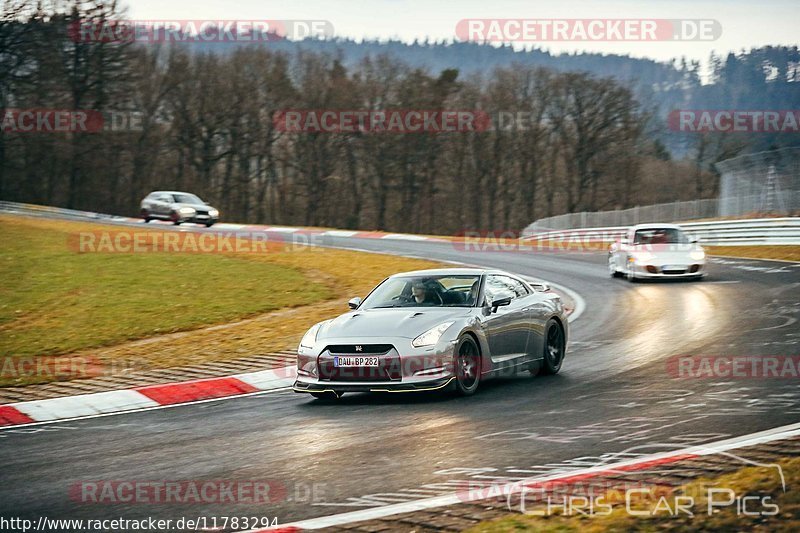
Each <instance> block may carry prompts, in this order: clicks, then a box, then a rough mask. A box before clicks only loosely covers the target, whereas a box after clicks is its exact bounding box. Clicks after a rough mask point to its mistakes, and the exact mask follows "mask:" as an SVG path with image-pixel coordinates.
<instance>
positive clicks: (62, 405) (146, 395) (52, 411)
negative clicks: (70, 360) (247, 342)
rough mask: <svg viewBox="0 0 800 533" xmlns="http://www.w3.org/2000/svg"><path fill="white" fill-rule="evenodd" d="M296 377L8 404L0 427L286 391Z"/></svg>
mask: <svg viewBox="0 0 800 533" xmlns="http://www.w3.org/2000/svg"><path fill="white" fill-rule="evenodd" d="M296 376H297V369H296V367H295V366H287V367H283V368H276V369H271V370H261V371H258V372H248V373H246V374H236V375H233V376H226V377H220V378H209V379H198V380H192V381H183V382H178V383H165V384H163V385H147V386H144V387H136V388H134V389H126V390H116V391H108V392H97V393H92V394H79V395H77V396H65V397H63V398H51V399H48V400H33V401H29V402H18V403H11V404H5V405H0V427H4V428H7V427H15V426H24V425H30V424H36V423H42V422H52V421H54V420H74V419H78V418H87V417H94V416H102V415H108V414H113V413H123V412H128V411H138V410H144V409H154V408H158V407H165V406H170V405H179V404H183V403H190V402H197V401H203V400H214V399H218V398H227V397H231V396H241V395H245V394H253V393H258V392H264V391H270V390H278V389H285V388H287V387H291V386H292V383H294V380H295V377H296Z"/></svg>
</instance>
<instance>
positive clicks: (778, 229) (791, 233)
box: [0, 201, 800, 246]
mask: <svg viewBox="0 0 800 533" xmlns="http://www.w3.org/2000/svg"><path fill="white" fill-rule="evenodd" d="M0 211H3V212H6V213H14V212H16V213H27V214H34V213H55V214H58V215H61V216H67V217H70V218H75V219H83V220H86V219H94V220H97V219H104V220H119V221H127V220H131V219H129V218H127V217H119V216H115V215H107V214H102V213H92V212H88V211H76V210H74V209H63V208H60V207H49V206H41V205H33V204H20V203H16V202H5V201H0ZM680 226H681V227H682V228H683V229H685V230H686V232H687V233H689V234H691V235H693V236H694V237H697V238H699V239H700V240H701V241H702V242H703V243H704V244H708V245H711V246H714V245H717V246H720V245H767V244H773V245H774V244H784V245H800V217H784V218H757V219H744V220H715V221H711V222H688V223H685V224H680ZM627 229H628V226H609V227H602V228H579V229H567V230H561V231H536V230H526V232H525V233H523V234H522V238H523V239H524V240H529V241H547V240H550V241H562V242H563V241H569V240H575V241H578V242H592V241H594V242H613V241H614V240H615V239H617V238H619V237H621V236H622V235H623V234H624V233H625V231H626V230H627Z"/></svg>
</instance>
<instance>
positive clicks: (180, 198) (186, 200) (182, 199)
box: [172, 194, 203, 205]
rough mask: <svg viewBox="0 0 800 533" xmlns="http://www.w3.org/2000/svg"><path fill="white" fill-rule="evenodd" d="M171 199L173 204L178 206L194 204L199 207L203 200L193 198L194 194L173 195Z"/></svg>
mask: <svg viewBox="0 0 800 533" xmlns="http://www.w3.org/2000/svg"><path fill="white" fill-rule="evenodd" d="M172 198H174V199H175V203H178V204H195V205H201V204H202V203H203V200H201V199H200V198H198V197H197V196H195V195H194V194H173V195H172Z"/></svg>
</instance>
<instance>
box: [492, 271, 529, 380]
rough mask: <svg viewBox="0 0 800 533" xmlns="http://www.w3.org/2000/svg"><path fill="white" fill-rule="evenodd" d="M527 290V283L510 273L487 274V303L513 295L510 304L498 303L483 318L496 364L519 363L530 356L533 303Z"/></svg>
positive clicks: (493, 361) (493, 360)
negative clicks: (497, 305)
mask: <svg viewBox="0 0 800 533" xmlns="http://www.w3.org/2000/svg"><path fill="white" fill-rule="evenodd" d="M527 291H528V289H527V288H526V287H524V284H522V283H521V282H520V281H519V280H516V279H514V278H512V277H510V276H505V275H502V274H490V275H488V276H487V277H486V283H485V285H484V297H485V298H486V301H487V303H488V305H491V302H492V301H495V300H498V299H500V298H505V297H508V298H511V304H509V305H505V306H501V307H498V308H497V310H496V311H493V312H491V313H490V314H489V315H488V316H485V319H484V331H485V333H486V337H487V342H488V344H489V350H490V351H491V358H492V363H493V364H494V365H498V364H503V363H512V364H516V363H518V362H519V361H520V360H525V359H526V358H527V350H528V336H529V335H530V314H531V310H530V308H529V306H530V304H531V303H532V300H531V298H530V297H529V296H530V294H528V292H527Z"/></svg>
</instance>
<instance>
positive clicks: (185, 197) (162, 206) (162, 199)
mask: <svg viewBox="0 0 800 533" xmlns="http://www.w3.org/2000/svg"><path fill="white" fill-rule="evenodd" d="M140 213H141V217H142V218H143V219H144V221H145V222H150V221H151V220H169V221H171V222H173V223H174V224H176V225H178V224H181V223H183V222H195V223H197V224H205V225H206V227H209V228H210V227H211V226H213V225H214V224H215V223H217V222H218V221H219V211H218V210H217V209H215V208H214V207H212V206H210V205H208V204H207V203H206V202H204V201H202V200H201V199H200V198H198V197H197V196H196V195H194V194H191V193H188V192H180V191H154V192H151V193H150V194H148V195H147V196H146V197H145V198H144V200H142V204H141V211H140Z"/></svg>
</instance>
